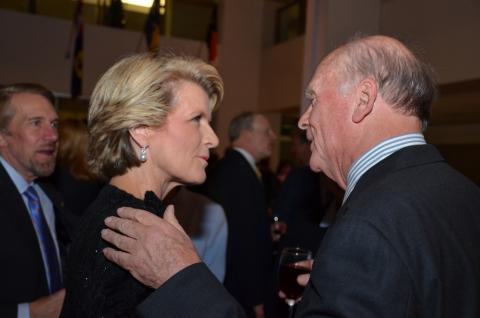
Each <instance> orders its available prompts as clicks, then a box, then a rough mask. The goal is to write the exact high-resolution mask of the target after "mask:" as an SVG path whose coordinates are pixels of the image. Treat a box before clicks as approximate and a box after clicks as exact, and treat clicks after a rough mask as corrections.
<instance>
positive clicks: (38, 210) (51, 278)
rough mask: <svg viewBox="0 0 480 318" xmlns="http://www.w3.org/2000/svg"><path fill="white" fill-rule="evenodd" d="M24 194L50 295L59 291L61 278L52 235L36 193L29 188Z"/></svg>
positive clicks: (31, 187)
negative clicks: (45, 271) (44, 264)
mask: <svg viewBox="0 0 480 318" xmlns="http://www.w3.org/2000/svg"><path fill="white" fill-rule="evenodd" d="M24 194H25V195H26V197H27V199H28V208H29V210H30V215H31V217H32V220H33V224H34V226H35V231H36V232H37V235H38V237H39V240H40V245H41V248H42V251H43V255H44V257H45V259H44V261H45V262H46V263H47V264H46V265H47V280H48V286H49V290H50V293H54V292H56V291H57V290H59V289H61V288H62V287H63V286H62V278H61V276H60V265H59V261H58V257H57V250H56V249H55V244H54V242H53V238H52V234H51V233H50V229H49V228H48V225H47V220H46V219H45V216H44V215H43V211H42V206H41V205H40V199H39V198H38V194H37V191H35V189H34V188H33V186H29V187H28V188H27V190H25V192H24Z"/></svg>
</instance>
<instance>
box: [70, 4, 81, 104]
mask: <svg viewBox="0 0 480 318" xmlns="http://www.w3.org/2000/svg"><path fill="white" fill-rule="evenodd" d="M73 23H74V26H75V43H74V48H73V59H72V79H71V82H70V95H71V96H72V98H76V97H78V96H79V95H81V94H82V79H83V0H78V3H77V9H76V10H75V16H74V18H73Z"/></svg>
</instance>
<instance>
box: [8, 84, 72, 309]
mask: <svg viewBox="0 0 480 318" xmlns="http://www.w3.org/2000/svg"><path fill="white" fill-rule="evenodd" d="M54 105H55V97H54V95H53V94H52V92H50V91H49V90H48V89H46V88H45V87H43V86H41V85H38V84H23V83H22V84H11V85H5V86H1V87H0V202H1V205H0V227H1V230H0V252H1V255H2V261H1V262H0V275H2V283H1V284H0V316H1V317H5V318H13V317H19V318H22V317H31V318H35V317H58V316H59V313H60V310H61V307H62V303H63V299H64V296H65V291H64V289H63V283H64V277H63V276H64V274H66V272H65V270H64V268H62V265H63V262H62V261H63V260H64V257H65V253H66V251H67V249H68V246H69V244H70V242H71V241H70V240H71V236H72V234H73V229H74V225H75V221H76V219H75V218H74V216H73V215H71V214H70V213H68V212H67V211H66V210H65V208H64V202H63V200H62V199H61V196H60V194H59V193H58V192H57V191H55V189H54V187H53V185H51V184H49V183H48V182H46V180H45V178H46V177H48V176H50V175H51V174H52V172H53V171H54V169H55V162H56V156H57V150H58V130H57V127H58V115H57V111H56V110H55V107H54Z"/></svg>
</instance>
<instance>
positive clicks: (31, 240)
mask: <svg viewBox="0 0 480 318" xmlns="http://www.w3.org/2000/svg"><path fill="white" fill-rule="evenodd" d="M39 184H40V186H41V187H42V189H43V190H44V191H45V193H46V194H47V195H48V196H49V198H50V200H51V201H52V203H53V206H54V208H55V218H56V220H55V222H56V230H57V240H58V243H59V248H60V253H61V255H62V256H63V255H64V253H65V252H66V248H67V246H68V244H69V238H70V233H71V231H72V229H73V226H74V222H75V220H74V219H73V218H71V216H70V215H68V213H67V212H66V211H64V209H63V202H62V201H61V199H60V197H59V195H58V193H57V192H56V191H55V190H54V189H53V187H52V186H50V185H48V184H46V183H45V184H43V183H40V182H39ZM0 253H1V255H2V261H1V262H0V275H1V281H2V283H1V284H0V317H16V315H17V304H19V303H24V302H31V301H33V300H35V299H37V298H39V297H42V296H47V295H48V285H47V280H46V277H45V270H44V265H43V261H42V255H41V252H40V246H39V243H38V240H37V237H36V234H35V229H34V228H33V224H32V221H31V219H30V216H29V213H28V210H27V208H26V207H25V203H24V201H23V199H22V196H21V194H20V193H19V192H18V190H17V188H16V187H15V184H14V183H13V181H12V180H11V179H10V177H9V176H8V174H7V172H6V171H5V169H4V168H3V166H2V165H0ZM64 274H65V273H64Z"/></svg>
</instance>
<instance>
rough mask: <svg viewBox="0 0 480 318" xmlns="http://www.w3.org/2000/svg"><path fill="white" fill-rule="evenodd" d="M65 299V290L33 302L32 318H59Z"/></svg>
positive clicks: (31, 305)
mask: <svg viewBox="0 0 480 318" xmlns="http://www.w3.org/2000/svg"><path fill="white" fill-rule="evenodd" d="M64 299H65V289H60V290H59V291H57V292H55V293H53V294H51V295H49V296H46V297H42V298H39V299H37V300H35V301H34V302H31V303H30V305H29V307H30V318H58V317H59V316H60V311H61V310H62V305H63V300H64Z"/></svg>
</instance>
